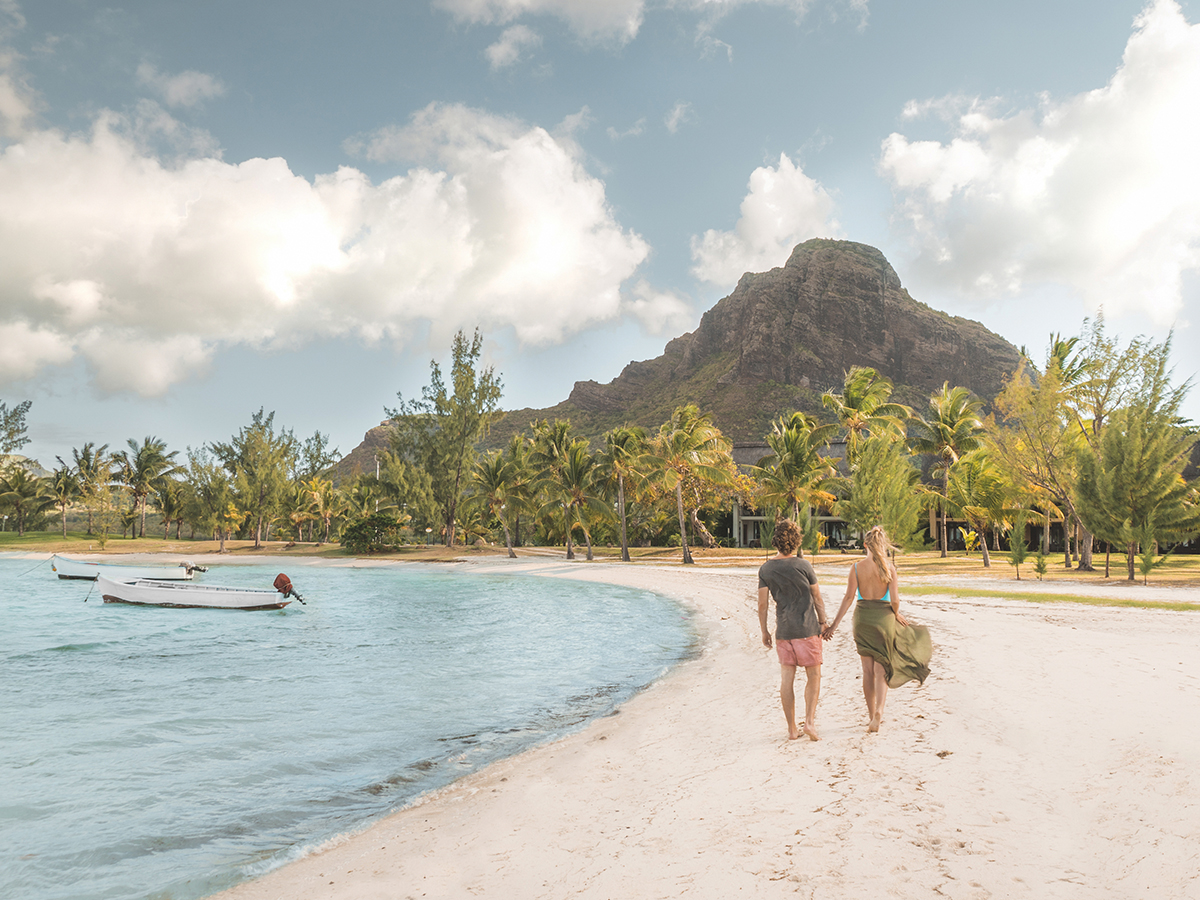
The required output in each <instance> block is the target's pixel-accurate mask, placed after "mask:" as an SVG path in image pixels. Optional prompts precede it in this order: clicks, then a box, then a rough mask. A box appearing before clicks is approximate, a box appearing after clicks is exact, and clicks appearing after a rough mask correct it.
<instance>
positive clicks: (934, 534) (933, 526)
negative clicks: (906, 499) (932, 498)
mask: <svg viewBox="0 0 1200 900" xmlns="http://www.w3.org/2000/svg"><path fill="white" fill-rule="evenodd" d="M929 539H930V540H931V541H933V542H934V544H936V543H937V542H938V527H937V510H936V509H934V506H933V504H932V503H930V504H929Z"/></svg>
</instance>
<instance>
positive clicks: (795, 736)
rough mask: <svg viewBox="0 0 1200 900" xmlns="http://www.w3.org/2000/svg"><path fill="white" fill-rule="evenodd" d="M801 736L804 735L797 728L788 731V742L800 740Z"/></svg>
mask: <svg viewBox="0 0 1200 900" xmlns="http://www.w3.org/2000/svg"><path fill="white" fill-rule="evenodd" d="M802 734H804V732H803V731H802V730H801V729H799V728H797V729H796V730H795V731H789V732H788V740H789V741H797V740H799V739H800V736H801V735H802Z"/></svg>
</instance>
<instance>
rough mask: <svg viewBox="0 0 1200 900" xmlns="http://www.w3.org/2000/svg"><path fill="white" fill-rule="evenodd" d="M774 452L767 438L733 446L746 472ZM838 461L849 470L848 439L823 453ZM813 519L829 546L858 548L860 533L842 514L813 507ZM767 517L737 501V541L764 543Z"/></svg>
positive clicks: (840, 467) (735, 458) (743, 544)
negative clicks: (847, 458)
mask: <svg viewBox="0 0 1200 900" xmlns="http://www.w3.org/2000/svg"><path fill="white" fill-rule="evenodd" d="M770 455H771V448H770V446H769V445H768V444H766V443H764V442H763V441H739V442H737V443H735V444H734V445H733V461H734V463H736V464H737V467H738V469H740V470H741V471H742V472H749V470H750V468H751V467H752V466H757V465H758V464H759V463H760V462H761V461H762V460H763V459H764V458H766V457H768V456H770ZM822 455H823V456H826V457H828V458H830V459H835V460H836V461H837V465H838V470H839V471H840V472H841V474H843V475H846V474H848V473H847V471H846V442H845V441H833V442H832V443H830V445H829V447H828V448H827V450H826V452H825V453H823V454H822ZM812 515H813V518H814V519H815V520H816V522H817V527H818V528H819V529H820V530H821V533H822V534H824V535H825V546H826V547H829V548H832V549H839V548H843V547H851V546H854V547H857V546H859V543H858V536H857V535H855V534H854V533H852V532H851V530H850V523H848V522H847V521H846V520H845V519H843V518H841V517H840V516H835V515H833V514H832V512H830V511H829V510H822V509H813V510H812ZM765 521H767V516H765V515H763V514H762V511H761V510H758V509H755V508H753V507H750V506H745V505H744V504H742V502H741V501H740V500H737V499H735V500H734V503H733V540H734V544H735V545H736V546H738V547H761V546H762V531H761V529H762V523H763V522H765Z"/></svg>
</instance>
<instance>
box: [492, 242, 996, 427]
mask: <svg viewBox="0 0 1200 900" xmlns="http://www.w3.org/2000/svg"><path fill="white" fill-rule="evenodd" d="M1017 360H1018V352H1017V348H1016V347H1014V346H1013V345H1012V344H1010V343H1009V342H1008V341H1006V340H1004V338H1002V337H1000V336H999V335H997V334H994V333H992V332H991V331H988V330H987V329H986V328H984V327H983V326H982V325H980V324H979V323H978V322H973V321H971V320H969V319H961V318H957V317H954V316H949V315H946V314H945V313H941V312H938V311H937V310H934V309H930V308H929V307H928V306H926V305H925V304H923V303H918V302H917V301H916V300H913V299H912V297H910V296H909V295H908V291H906V290H905V289H904V288H903V286H901V284H900V278H899V277H898V276H897V275H896V272H895V270H894V269H893V268H892V267H891V265H890V264H889V263H888V261H887V259H885V258H884V255H883V254H882V253H880V252H879V251H878V250H876V249H875V248H874V247H868V246H867V245H866V244H856V243H854V242H852V241H830V240H812V241H807V242H805V243H803V244H800V245H799V246H798V247H796V248H795V250H793V251H792V255H791V257H790V258H789V259H788V261H787V263H786V264H785V265H784V266H783V267H782V268H778V269H772V270H771V271H769V272H762V273H758V274H753V273H747V274H746V275H743V276H742V279H741V281H739V282H738V285H737V287H736V288H735V289H734V291H733V293H732V294H730V295H729V296H728V297H726V298H725V299H723V300H721V301H720V302H718V303H717V304H716V306H714V307H713V308H712V309H710V310H709V311H708V312H707V313H705V314H704V316H703V318H702V319H701V320H700V325H699V327H698V328H697V329H696V330H695V331H694V332H692V333H690V334H685V335H682V336H680V337H678V338H675V340H673V341H671V342H670V343H669V344H667V346H666V349H665V350H664V352H663V355H662V356H660V357H658V358H657V359H652V360H646V361H643V362H631V363H630V364H629V365H628V366H626V367H625V369H624V371H622V372H621V374H620V375H619V376H617V377H616V378H615V379H613V380H612V381H611V382H609V383H608V384H603V385H602V384H598V383H597V382H595V381H580V382H576V384H575V388H574V390H572V391H571V395H570V397H568V398H567V399H566V400H565V401H563V402H562V403H560V404H558V405H557V406H554V407H551V408H549V409H520V410H513V411H511V412H509V413H508V414H507V415H506V416H505V417H504V418H503V419H502V420H501V421H500V422H499V423H498V424H497V425H496V427H494V428H493V430H492V434H491V437H490V438H489V440H488V444H489V445H490V446H499V445H501V444H503V443H506V442H507V440H508V436H509V435H510V434H512V433H514V432H517V431H520V430H522V429H524V428H527V427H528V425H529V423H530V421H532V420H533V419H541V418H549V419H553V418H556V417H557V418H570V419H571V422H572V424H573V425H574V426H575V429H576V431H578V432H579V433H580V434H583V435H586V436H588V437H592V438H596V437H599V436H600V435H601V434H603V433H604V432H605V431H607V430H608V429H610V428H613V427H615V426H616V425H620V424H622V423H626V422H628V423H630V424H638V425H644V426H646V427H648V428H657V427H658V426H659V425H660V424H661V423H662V422H664V421H665V420H666V419H667V418H668V417H669V416H670V414H671V411H672V410H673V409H674V408H675V407H676V406H678V405H680V404H682V403H687V402H692V403H695V404H697V405H698V406H699V407H700V408H701V409H703V410H704V411H706V412H709V413H711V414H712V416H713V419H714V421H715V422H716V424H717V425H718V427H720V428H721V430H722V431H724V432H725V434H726V435H727V436H728V437H730V438H731V439H733V440H736V441H756V440H761V439H762V436H763V435H764V434H766V432H767V431H768V430H769V429H770V422H771V420H772V419H773V418H774V417H776V416H778V415H780V414H782V413H787V412H791V411H793V410H797V409H802V410H805V411H807V412H815V413H818V414H822V413H823V412H824V410H823V408H822V406H821V393H822V392H823V391H825V390H828V389H831V388H832V389H835V390H840V388H841V385H842V379H843V376H844V373H845V372H846V370H847V369H849V368H850V367H851V366H856V365H857V366H871V367H872V368H875V369H877V370H878V371H879V372H880V373H882V374H883V375H885V376H886V377H888V378H890V379H891V380H892V381H893V383H894V384H895V386H896V388H895V392H894V394H893V397H894V398H895V399H896V400H898V401H899V402H902V403H907V404H909V405H911V406H913V407H914V408H916V409H917V411H918V412H924V411H925V409H926V408H927V405H928V401H929V395H930V394H931V393H932V392H933V391H935V390H937V389H938V388H940V387H941V386H942V383H943V382H946V381H948V382H950V384H952V385H955V384H961V385H965V386H966V387H968V388H970V389H971V390H973V391H974V392H975V393H976V394H978V395H979V396H980V397H983V398H984V399H985V400H989V401H990V400H991V399H992V398H994V397H995V396H996V394H998V393H999V392H1000V389H1001V387H1002V386H1003V380H1004V377H1005V376H1006V375H1007V374H1008V373H1010V372H1012V371H1013V370H1014V369H1015V368H1016V366H1017Z"/></svg>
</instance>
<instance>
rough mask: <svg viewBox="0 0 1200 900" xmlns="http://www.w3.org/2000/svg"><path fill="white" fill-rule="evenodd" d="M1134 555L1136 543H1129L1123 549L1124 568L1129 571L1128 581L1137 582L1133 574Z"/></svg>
mask: <svg viewBox="0 0 1200 900" xmlns="http://www.w3.org/2000/svg"><path fill="white" fill-rule="evenodd" d="M1136 553H1137V542H1135V541H1131V542H1130V543H1129V545H1128V546H1127V547H1126V548H1125V563H1126V567H1127V568H1128V569H1129V580H1130V581H1137V578H1136V576H1134V574H1133V557H1134V555H1135V554H1136Z"/></svg>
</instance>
